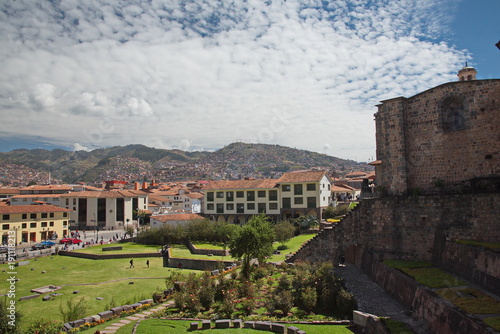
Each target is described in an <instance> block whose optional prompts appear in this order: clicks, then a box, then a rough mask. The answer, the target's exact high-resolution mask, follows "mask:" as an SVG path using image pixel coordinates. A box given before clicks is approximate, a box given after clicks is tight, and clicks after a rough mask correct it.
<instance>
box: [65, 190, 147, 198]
mask: <svg viewBox="0 0 500 334" xmlns="http://www.w3.org/2000/svg"><path fill="white" fill-rule="evenodd" d="M143 195H147V193H146V192H144V191H140V190H110V191H74V192H71V193H66V194H61V197H90V198H119V197H137V196H143Z"/></svg>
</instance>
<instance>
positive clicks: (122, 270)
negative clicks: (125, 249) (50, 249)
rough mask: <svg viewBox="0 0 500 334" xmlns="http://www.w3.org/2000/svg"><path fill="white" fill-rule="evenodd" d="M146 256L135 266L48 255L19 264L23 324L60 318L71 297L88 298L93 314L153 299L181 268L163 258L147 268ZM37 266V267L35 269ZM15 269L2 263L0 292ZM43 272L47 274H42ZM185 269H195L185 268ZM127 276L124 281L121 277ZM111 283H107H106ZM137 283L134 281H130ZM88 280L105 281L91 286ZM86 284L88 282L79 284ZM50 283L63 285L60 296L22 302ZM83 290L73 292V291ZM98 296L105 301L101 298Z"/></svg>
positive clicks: (18, 304) (117, 261)
mask: <svg viewBox="0 0 500 334" xmlns="http://www.w3.org/2000/svg"><path fill="white" fill-rule="evenodd" d="M146 260H147V259H146V258H144V259H135V268H129V266H130V265H129V260H128V259H113V260H89V259H79V258H73V257H66V256H48V257H42V258H38V259H37V260H36V261H35V260H34V259H31V260H29V261H30V263H29V264H28V265H25V266H20V267H15V272H16V274H15V276H16V278H19V281H18V282H16V293H15V294H16V307H17V309H18V310H19V311H20V312H21V313H22V315H23V318H22V324H23V327H24V326H28V325H29V323H31V322H32V321H34V320H36V319H42V318H45V319H47V318H50V319H52V320H60V315H59V306H60V305H61V303H65V302H66V301H67V300H69V299H75V300H78V299H80V298H82V297H83V298H84V299H85V300H86V305H87V306H88V310H87V313H86V316H90V315H93V314H96V313H99V312H102V311H105V310H108V309H109V306H111V307H113V306H120V305H124V304H129V303H135V302H137V301H139V300H142V299H146V298H151V296H152V294H153V292H155V291H157V290H161V291H163V290H164V289H165V288H166V285H165V277H167V276H168V275H169V274H170V273H171V272H172V271H177V269H171V268H163V267H162V265H163V262H162V259H161V258H150V259H149V261H150V268H147V267H146ZM32 269H33V270H32ZM3 270H5V271H6V272H11V271H12V270H9V268H8V265H7V264H2V265H0V272H1V275H0V278H1V281H2V282H3V283H0V294H4V293H7V291H8V290H9V285H8V282H7V281H6V278H7V274H6V272H3ZM42 271H45V273H43V274H42ZM182 272H184V273H189V272H194V271H192V270H186V269H183V270H182ZM121 279H123V280H121ZM102 282H107V283H102ZM130 282H134V283H133V284H129V283H130ZM88 283H102V284H98V285H88ZM79 284H85V285H79ZM46 285H56V286H61V287H62V288H61V289H60V290H57V291H55V293H60V294H61V295H60V296H56V297H54V299H53V300H49V301H43V300H42V296H40V297H38V298H35V299H31V300H25V301H19V298H20V297H22V296H29V295H33V294H36V293H34V292H31V291H30V290H31V289H34V288H39V287H42V286H46ZM75 290H76V291H79V293H78V294H73V291H75ZM97 297H101V298H103V300H97V299H96V298H97Z"/></svg>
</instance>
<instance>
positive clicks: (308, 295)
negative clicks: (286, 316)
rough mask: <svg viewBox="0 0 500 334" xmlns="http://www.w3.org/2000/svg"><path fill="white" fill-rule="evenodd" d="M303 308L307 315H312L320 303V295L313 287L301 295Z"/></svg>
mask: <svg viewBox="0 0 500 334" xmlns="http://www.w3.org/2000/svg"><path fill="white" fill-rule="evenodd" d="M300 301H301V304H302V308H303V309H304V311H306V312H307V313H311V312H312V310H314V308H315V307H316V304H317V302H318V293H317V292H316V289H315V288H313V287H307V288H306V289H305V290H304V291H303V292H302V293H301V295H300Z"/></svg>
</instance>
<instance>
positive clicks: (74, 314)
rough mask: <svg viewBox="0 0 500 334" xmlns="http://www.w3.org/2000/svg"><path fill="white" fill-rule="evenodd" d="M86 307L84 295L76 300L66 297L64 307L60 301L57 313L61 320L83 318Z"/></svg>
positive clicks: (67, 320)
mask: <svg viewBox="0 0 500 334" xmlns="http://www.w3.org/2000/svg"><path fill="white" fill-rule="evenodd" d="M87 309H88V306H87V305H85V298H84V297H82V298H80V300H78V301H77V302H75V300H74V299H68V300H67V301H66V307H64V306H63V304H62V303H61V304H60V305H59V314H60V315H61V318H62V321H63V322H69V321H73V320H77V319H80V318H83V317H84V316H85V313H86V312H87Z"/></svg>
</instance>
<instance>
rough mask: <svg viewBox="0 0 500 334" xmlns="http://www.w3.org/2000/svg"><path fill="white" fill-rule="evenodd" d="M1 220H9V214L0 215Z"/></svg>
mask: <svg viewBox="0 0 500 334" xmlns="http://www.w3.org/2000/svg"><path fill="white" fill-rule="evenodd" d="M2 219H3V220H10V215H2Z"/></svg>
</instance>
